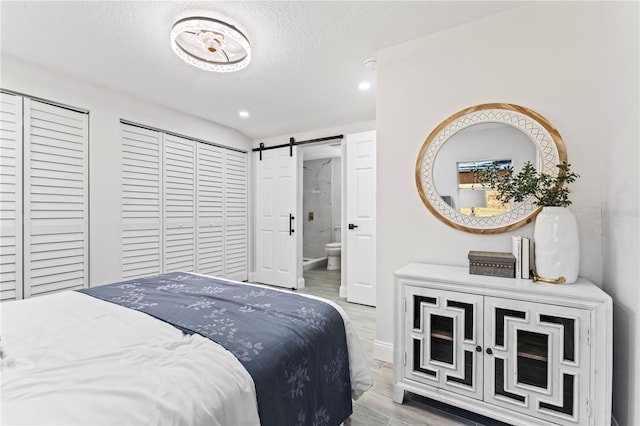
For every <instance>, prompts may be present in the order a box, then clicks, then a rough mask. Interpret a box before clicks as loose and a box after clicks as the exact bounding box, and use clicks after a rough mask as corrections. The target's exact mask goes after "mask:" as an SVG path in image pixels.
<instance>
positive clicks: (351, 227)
mask: <svg viewBox="0 0 640 426" xmlns="http://www.w3.org/2000/svg"><path fill="white" fill-rule="evenodd" d="M357 227H358V225H354V224H353V223H350V224H349V229H356V228H357Z"/></svg>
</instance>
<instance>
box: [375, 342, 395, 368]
mask: <svg viewBox="0 0 640 426" xmlns="http://www.w3.org/2000/svg"><path fill="white" fill-rule="evenodd" d="M373 358H374V359H377V360H379V361H384V362H388V363H390V364H393V344H391V343H389V342H382V341H380V340H375V341H374V342H373Z"/></svg>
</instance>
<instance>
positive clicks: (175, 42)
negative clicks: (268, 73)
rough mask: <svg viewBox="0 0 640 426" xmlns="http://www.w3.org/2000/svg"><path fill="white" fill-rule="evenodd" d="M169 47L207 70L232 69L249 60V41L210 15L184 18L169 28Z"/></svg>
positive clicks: (238, 68) (225, 70) (242, 66)
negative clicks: (207, 16) (208, 16)
mask: <svg viewBox="0 0 640 426" xmlns="http://www.w3.org/2000/svg"><path fill="white" fill-rule="evenodd" d="M171 48H172V49H173V51H174V52H175V53H176V55H178V56H179V57H180V58H182V60H184V61H185V62H186V63H188V64H191V65H193V66H194V67H198V68H201V69H203V70H206V71H216V72H232V71H238V70H241V69H243V68H244V67H246V66H247V65H248V64H249V61H250V60H251V46H250V45H249V40H247V38H246V37H245V36H244V34H242V33H241V32H240V31H238V30H237V29H236V28H235V27H233V26H232V25H229V24H227V23H225V22H222V21H218V20H216V19H212V18H185V19H181V20H180V21H178V22H176V23H175V24H174V25H173V28H172V29H171Z"/></svg>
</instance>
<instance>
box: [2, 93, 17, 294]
mask: <svg viewBox="0 0 640 426" xmlns="http://www.w3.org/2000/svg"><path fill="white" fill-rule="evenodd" d="M21 298H22V97H20V96H15V95H9V94H5V93H0V300H12V299H21Z"/></svg>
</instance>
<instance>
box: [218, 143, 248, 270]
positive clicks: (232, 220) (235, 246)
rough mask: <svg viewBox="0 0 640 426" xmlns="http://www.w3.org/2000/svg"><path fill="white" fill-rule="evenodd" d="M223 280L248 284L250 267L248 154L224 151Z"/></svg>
mask: <svg viewBox="0 0 640 426" xmlns="http://www.w3.org/2000/svg"><path fill="white" fill-rule="evenodd" d="M224 189H225V190H224V205H225V218H224V277H225V278H229V279H232V280H237V281H246V280H247V278H248V274H249V271H248V268H247V261H248V260H247V251H248V247H247V238H248V231H247V226H248V225H247V221H248V218H249V217H248V206H247V154H246V153H244V152H237V151H231V150H225V179H224Z"/></svg>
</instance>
